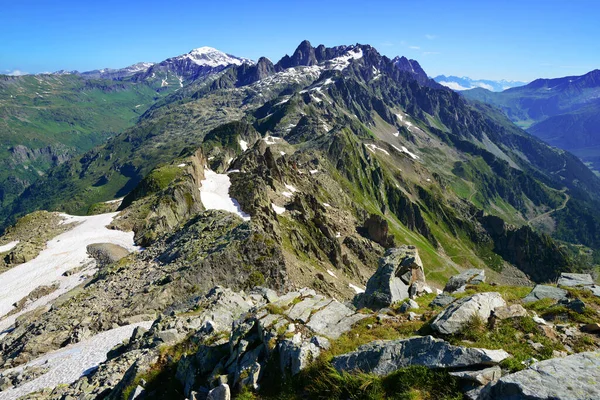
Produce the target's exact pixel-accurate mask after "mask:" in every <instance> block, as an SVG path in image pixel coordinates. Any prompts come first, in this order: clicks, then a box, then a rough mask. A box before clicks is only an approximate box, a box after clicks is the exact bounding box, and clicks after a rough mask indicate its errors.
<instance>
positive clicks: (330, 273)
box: [327, 270, 337, 279]
mask: <svg viewBox="0 0 600 400" xmlns="http://www.w3.org/2000/svg"><path fill="white" fill-rule="evenodd" d="M327 273H328V274H329V275H331V276H333V277H334V278H335V279H337V276H336V275H335V274H334V273H333V271H330V270H327Z"/></svg>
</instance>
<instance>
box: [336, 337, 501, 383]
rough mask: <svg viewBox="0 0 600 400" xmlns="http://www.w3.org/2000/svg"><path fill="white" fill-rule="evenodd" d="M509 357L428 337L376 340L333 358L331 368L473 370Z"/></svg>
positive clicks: (384, 371) (380, 372) (379, 372)
mask: <svg viewBox="0 0 600 400" xmlns="http://www.w3.org/2000/svg"><path fill="white" fill-rule="evenodd" d="M509 356H510V355H509V354H508V353H507V352H505V351H504V350H487V349H478V348H468V347H461V346H453V345H451V344H449V343H447V342H445V341H444V340H441V339H436V338H434V337H432V336H423V337H413V338H410V339H401V340H377V341H374V342H371V343H368V344H365V345H362V346H360V347H359V348H358V349H357V350H356V351H353V352H351V353H347V354H343V355H341V356H338V357H335V358H334V359H333V360H332V365H333V367H334V368H335V369H336V370H338V371H340V372H342V371H346V372H352V371H361V372H364V373H373V374H376V375H382V376H383V375H388V374H390V373H392V372H394V371H396V370H397V369H399V368H404V367H408V366H411V365H422V366H425V367H428V368H451V369H452V368H474V367H476V366H479V367H487V366H493V365H497V364H498V363H500V362H501V361H502V360H504V359H506V358H507V357H509Z"/></svg>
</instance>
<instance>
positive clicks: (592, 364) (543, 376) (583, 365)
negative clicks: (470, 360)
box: [478, 351, 600, 400]
mask: <svg viewBox="0 0 600 400" xmlns="http://www.w3.org/2000/svg"><path fill="white" fill-rule="evenodd" d="M478 399H480V400H491V399H495V400H501V399H507V400H508V399H528V400H536V399H539V400H542V399H544V400H546V399H557V400H563V399H564V400H566V399H569V400H575V399H581V400H584V399H585V400H597V399H600V352H599V351H595V352H588V353H579V354H574V355H571V356H568V357H562V358H553V359H550V360H546V361H541V362H538V363H536V364H533V365H532V366H531V367H529V368H528V369H526V370H523V371H519V372H516V373H514V374H510V375H506V376H504V377H503V378H501V379H500V380H498V382H496V383H495V384H490V385H488V386H486V387H485V388H484V389H483V390H482V391H481V393H480V395H479V397H478Z"/></svg>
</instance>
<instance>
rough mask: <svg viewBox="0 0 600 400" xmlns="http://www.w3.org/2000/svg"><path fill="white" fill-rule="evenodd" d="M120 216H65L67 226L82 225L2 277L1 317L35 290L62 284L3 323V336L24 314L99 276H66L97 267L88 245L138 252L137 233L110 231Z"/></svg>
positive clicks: (1, 324) (0, 275)
mask: <svg viewBox="0 0 600 400" xmlns="http://www.w3.org/2000/svg"><path fill="white" fill-rule="evenodd" d="M117 214H118V213H116V212H115V213H108V214H99V215H92V216H85V217H79V216H72V215H66V214H61V216H62V217H64V221H63V223H69V222H78V223H79V224H77V225H75V226H73V227H72V228H71V229H70V230H68V231H66V232H63V233H62V234H60V235H58V236H56V237H55V238H54V239H52V240H50V241H48V243H47V244H46V248H45V249H44V250H42V251H41V252H40V254H39V255H38V256H37V257H36V258H34V259H33V260H31V261H28V262H26V263H24V264H20V265H17V266H16V267H14V268H11V269H9V270H8V271H6V272H4V273H3V274H0V317H2V316H5V315H6V314H7V313H9V312H10V311H11V310H13V308H14V307H13V304H14V303H16V302H18V301H19V300H21V299H22V298H24V297H26V296H27V295H29V293H31V292H32V291H33V290H34V289H36V288H38V287H40V286H50V285H52V284H53V283H55V282H56V283H58V284H59V288H58V289H57V290H55V291H54V292H52V293H50V294H48V295H47V296H44V297H41V298H39V299H38V300H36V301H34V302H32V303H30V304H29V305H28V306H27V307H25V308H24V309H23V310H21V311H19V312H17V313H15V314H13V315H11V316H10V317H7V318H4V319H2V320H0V335H1V333H2V332H3V331H5V330H6V329H7V328H9V327H10V326H11V325H12V324H13V323H14V321H15V320H16V318H17V317H19V316H20V315H21V314H23V313H25V312H28V311H31V310H33V309H35V308H37V307H41V306H44V305H46V304H48V303H50V302H51V301H52V300H54V299H56V298H57V297H58V296H60V295H62V294H64V293H66V292H68V291H69V290H71V289H73V288H74V287H76V286H77V285H79V284H80V283H81V281H82V279H83V278H84V277H85V276H87V275H89V274H90V273H93V272H95V269H93V268H92V270H91V271H90V269H88V270H87V271H81V272H78V273H75V274H72V275H70V276H63V274H64V273H65V272H67V271H69V270H71V269H73V268H77V267H80V266H83V265H86V264H89V263H93V259H92V258H91V257H89V255H88V254H87V249H86V248H87V245H89V244H92V243H113V244H116V245H119V246H122V247H124V248H126V249H128V250H129V251H134V250H137V249H138V247H137V246H135V245H134V244H133V232H122V231H118V230H116V229H108V228H106V226H107V225H109V224H110V223H111V222H112V220H113V219H114V218H115V217H116V216H117Z"/></svg>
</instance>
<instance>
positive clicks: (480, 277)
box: [444, 269, 485, 293]
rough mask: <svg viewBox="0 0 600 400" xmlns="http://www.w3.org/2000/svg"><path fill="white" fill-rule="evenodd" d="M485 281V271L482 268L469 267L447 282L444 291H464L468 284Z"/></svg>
mask: <svg viewBox="0 0 600 400" xmlns="http://www.w3.org/2000/svg"><path fill="white" fill-rule="evenodd" d="M483 282H485V271H484V270H482V269H468V270H466V271H463V272H461V273H460V274H458V275H454V276H452V277H451V278H450V280H448V282H447V283H446V287H444V292H448V293H455V292H464V291H465V288H466V286H467V285H478V284H480V283H483Z"/></svg>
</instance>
